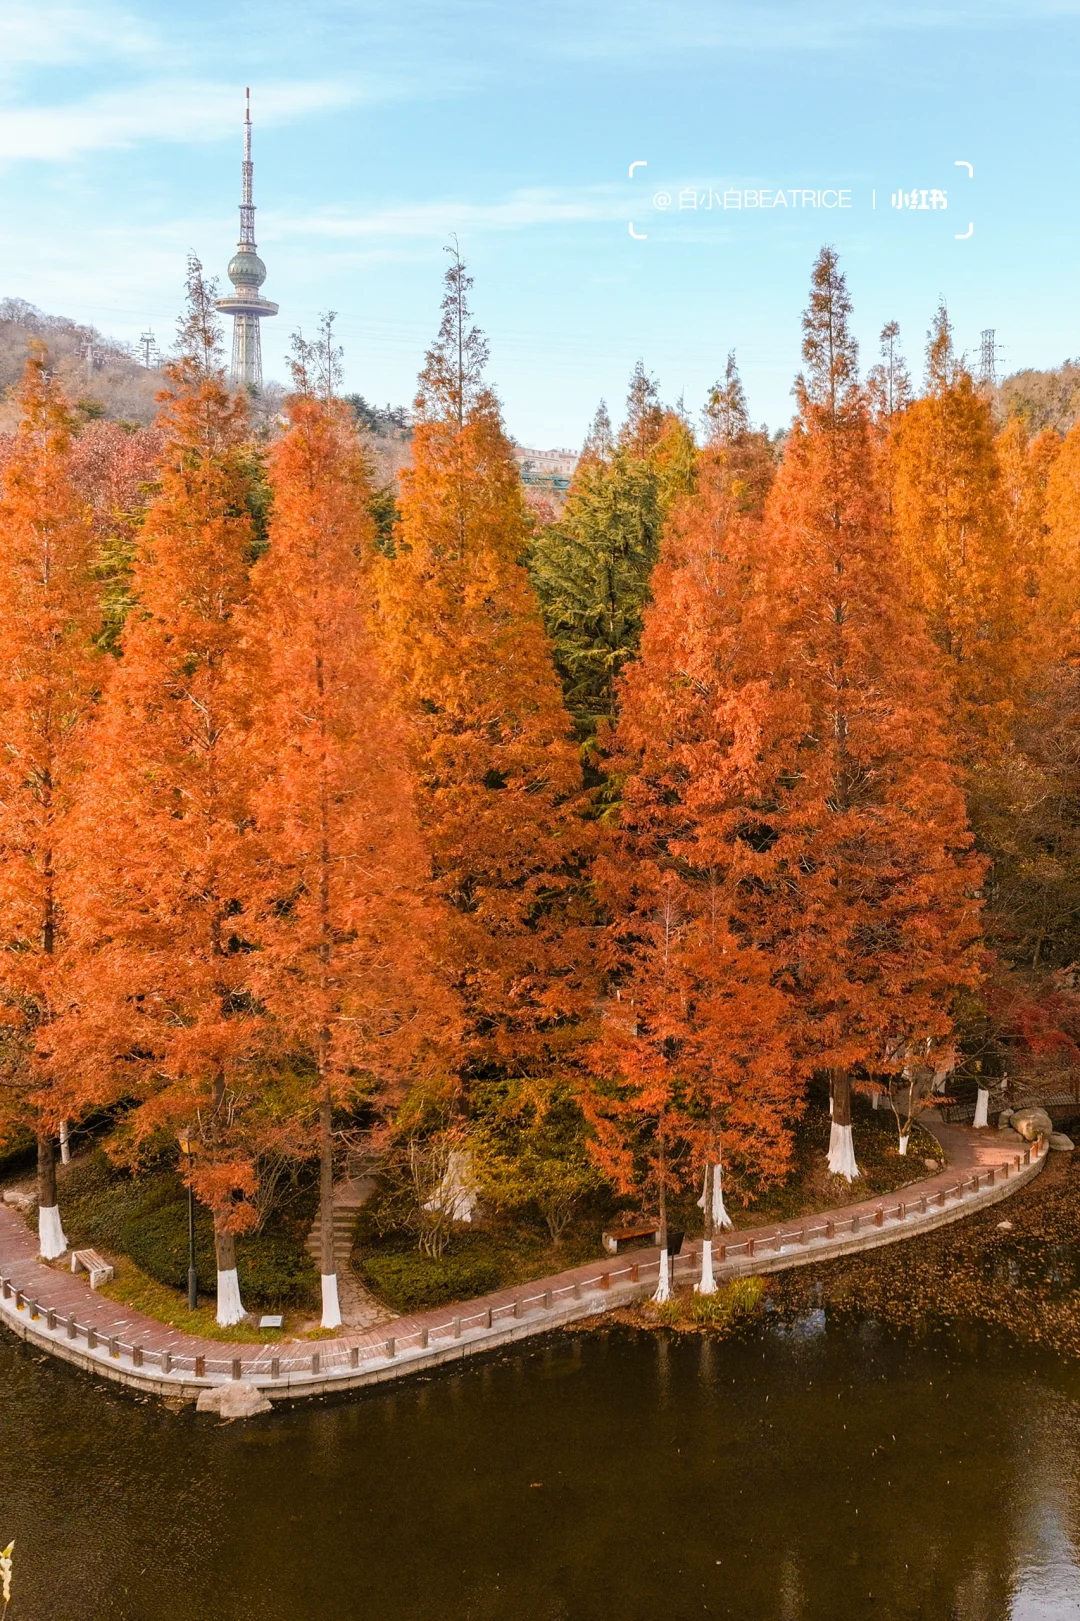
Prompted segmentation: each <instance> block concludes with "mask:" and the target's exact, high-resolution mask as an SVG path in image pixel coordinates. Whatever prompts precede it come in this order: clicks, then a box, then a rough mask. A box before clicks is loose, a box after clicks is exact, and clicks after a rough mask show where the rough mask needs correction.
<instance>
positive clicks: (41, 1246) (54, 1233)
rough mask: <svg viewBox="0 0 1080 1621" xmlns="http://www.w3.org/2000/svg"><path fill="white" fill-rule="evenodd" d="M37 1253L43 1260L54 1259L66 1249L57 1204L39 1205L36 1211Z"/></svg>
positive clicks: (65, 1240)
mask: <svg viewBox="0 0 1080 1621" xmlns="http://www.w3.org/2000/svg"><path fill="white" fill-rule="evenodd" d="M37 1230H38V1254H39V1255H40V1256H41V1258H42V1260H43V1261H55V1260H56V1259H57V1257H58V1256H61V1255H63V1253H64V1251H65V1250H66V1249H67V1239H66V1238H65V1237H64V1229H63V1227H62V1226H61V1225H60V1206H59V1205H55V1204H53V1205H39V1206H38V1213H37Z"/></svg>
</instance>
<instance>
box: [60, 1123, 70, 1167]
mask: <svg viewBox="0 0 1080 1621" xmlns="http://www.w3.org/2000/svg"><path fill="white" fill-rule="evenodd" d="M60 1163H61V1165H70V1164H71V1138H70V1137H69V1135H68V1123H67V1121H66V1120H61V1122H60Z"/></svg>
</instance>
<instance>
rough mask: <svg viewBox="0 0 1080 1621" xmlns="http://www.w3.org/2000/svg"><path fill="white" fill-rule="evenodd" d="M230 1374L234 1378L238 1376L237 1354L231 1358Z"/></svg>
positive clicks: (238, 1359) (238, 1360)
mask: <svg viewBox="0 0 1080 1621" xmlns="http://www.w3.org/2000/svg"><path fill="white" fill-rule="evenodd" d="M232 1376H233V1378H234V1379H239V1378H240V1358H239V1357H238V1356H234V1357H233V1359H232Z"/></svg>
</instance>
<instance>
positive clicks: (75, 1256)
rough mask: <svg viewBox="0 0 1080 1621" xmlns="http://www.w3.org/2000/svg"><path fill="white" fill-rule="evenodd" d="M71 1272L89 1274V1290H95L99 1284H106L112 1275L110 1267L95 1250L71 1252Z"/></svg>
mask: <svg viewBox="0 0 1080 1621" xmlns="http://www.w3.org/2000/svg"><path fill="white" fill-rule="evenodd" d="M71 1270H72V1271H73V1272H78V1271H80V1270H84V1271H86V1272H89V1274H90V1287H91V1289H96V1288H97V1286H98V1284H99V1283H108V1281H109V1279H110V1278H111V1277H112V1276H113V1275H114V1273H113V1268H112V1266H110V1264H109V1262H108V1261H107V1260H106V1259H105V1257H104V1256H103V1255H99V1254H98V1252H97V1250H72V1252H71Z"/></svg>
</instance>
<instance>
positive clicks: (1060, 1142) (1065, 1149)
mask: <svg viewBox="0 0 1080 1621" xmlns="http://www.w3.org/2000/svg"><path fill="white" fill-rule="evenodd" d="M1050 1147H1051V1148H1056V1149H1058V1150H1059V1151H1060V1152H1061V1153H1062V1154H1071V1153H1072V1151H1073V1149H1074V1148H1075V1147H1076V1144H1075V1143H1074V1142H1073V1140H1072V1138H1071V1137H1067V1136H1066V1135H1065V1133H1064V1132H1063V1131H1052V1132H1051V1133H1050Z"/></svg>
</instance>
